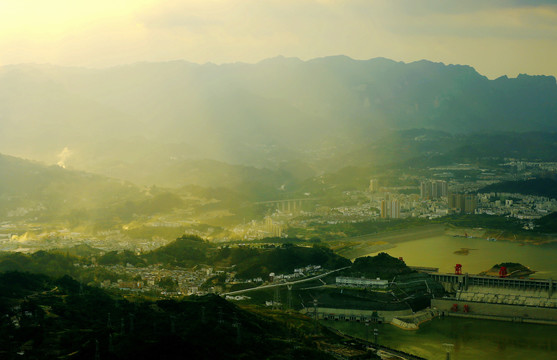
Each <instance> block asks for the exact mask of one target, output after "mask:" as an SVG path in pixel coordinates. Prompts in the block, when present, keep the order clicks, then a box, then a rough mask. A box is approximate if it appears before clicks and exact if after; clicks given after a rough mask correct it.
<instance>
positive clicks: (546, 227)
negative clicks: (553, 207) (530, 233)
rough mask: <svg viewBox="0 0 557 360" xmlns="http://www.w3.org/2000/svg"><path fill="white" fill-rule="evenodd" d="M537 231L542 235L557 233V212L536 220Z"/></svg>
mask: <svg viewBox="0 0 557 360" xmlns="http://www.w3.org/2000/svg"><path fill="white" fill-rule="evenodd" d="M536 226H537V227H536V230H537V231H539V232H542V233H557V212H553V213H551V214H548V215H546V216H544V217H542V218H540V219H538V220H536Z"/></svg>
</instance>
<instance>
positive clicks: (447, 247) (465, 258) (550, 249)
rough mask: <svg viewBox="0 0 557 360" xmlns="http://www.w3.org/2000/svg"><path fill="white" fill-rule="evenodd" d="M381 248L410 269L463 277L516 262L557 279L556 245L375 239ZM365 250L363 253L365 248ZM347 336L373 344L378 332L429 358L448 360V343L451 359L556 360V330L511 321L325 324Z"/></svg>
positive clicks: (373, 250)
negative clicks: (405, 326) (412, 326)
mask: <svg viewBox="0 0 557 360" xmlns="http://www.w3.org/2000/svg"><path fill="white" fill-rule="evenodd" d="M374 241H378V243H377V242H376V244H377V245H371V244H370V245H371V246H369V247H367V249H369V250H370V251H369V253H367V254H366V255H369V256H373V255H376V254H377V253H378V252H386V253H388V254H389V255H391V256H394V257H402V258H403V259H404V261H405V262H406V264H407V265H410V266H427V267H436V268H439V272H440V273H454V267H455V264H462V270H463V273H470V274H478V273H479V272H481V271H485V270H488V269H490V268H491V267H492V266H493V265H495V264H499V263H502V262H517V263H521V264H523V265H525V266H528V267H530V268H531V269H532V270H534V271H536V273H535V274H533V275H530V277H532V278H540V279H547V278H553V279H557V261H556V260H555V259H556V258H557V256H556V255H557V245H555V244H545V245H521V244H519V243H515V242H509V241H488V240H487V239H485V238H480V237H476V238H466V237H454V236H451V235H443V234H436V235H434V236H430V237H419V236H417V238H416V239H415V240H406V239H405V241H392V242H391V241H389V238H385V239H377V238H374ZM362 250H364V249H362ZM323 324H324V325H328V326H332V327H335V328H337V329H338V330H341V331H342V332H344V333H346V334H349V335H353V336H358V337H361V338H363V339H365V338H366V334H367V336H368V339H369V340H370V341H372V340H373V329H374V328H377V329H378V330H379V343H380V344H382V345H385V346H389V347H392V348H395V349H398V350H401V351H405V352H408V353H412V354H416V355H419V356H422V357H424V358H426V359H439V360H441V359H445V358H446V351H445V348H444V346H443V344H453V345H454V347H453V350H452V352H451V359H458V360H484V359H485V360H487V359H510V360H513V359H516V360H522V359H557V326H552V325H537V324H525V323H511V322H503V321H492V320H478V319H463V318H453V317H444V318H435V319H433V320H432V321H430V322H428V323H424V324H422V325H420V328H419V329H418V330H416V331H408V330H401V329H399V328H397V327H395V326H393V325H390V324H370V326H369V329H368V331H367V332H366V327H365V325H364V324H361V323H354V322H337V321H324V322H323Z"/></svg>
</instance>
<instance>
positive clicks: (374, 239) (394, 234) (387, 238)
mask: <svg viewBox="0 0 557 360" xmlns="http://www.w3.org/2000/svg"><path fill="white" fill-rule="evenodd" d="M445 231H446V227H445V225H439V224H433V225H425V226H420V227H414V228H410V229H404V230H394V231H389V232H384V233H377V234H368V235H360V236H354V237H350V238H344V239H340V240H334V241H333V240H332V241H328V242H327V243H328V244H330V245H332V247H333V250H335V252H336V253H337V254H339V255H341V256H344V257H346V258H348V259H351V260H354V259H355V258H358V257H361V256H366V255H368V254H370V253H375V252H379V251H384V250H388V249H391V248H393V247H395V246H396V244H400V243H404V242H408V241H415V240H421V239H428V238H432V237H437V236H442V235H444V234H445Z"/></svg>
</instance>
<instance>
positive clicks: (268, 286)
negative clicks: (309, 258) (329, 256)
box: [221, 266, 350, 296]
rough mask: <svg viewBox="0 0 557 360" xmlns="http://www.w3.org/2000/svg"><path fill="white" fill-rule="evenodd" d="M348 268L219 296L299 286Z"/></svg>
mask: <svg viewBox="0 0 557 360" xmlns="http://www.w3.org/2000/svg"><path fill="white" fill-rule="evenodd" d="M348 268H350V266H345V267H343V268H340V269H336V270H331V271H329V272H326V273H323V274H321V275H316V276H312V277H309V278H305V279H301V280H296V281H289V282H285V283H278V284H270V285H261V286H258V287H254V288H249V289H243V290H237V291H231V292H228V293H224V294H221V295H222V296H226V295H238V294H243V293H246V292H249V291H255V290H263V289H270V288H274V287H278V286H287V285H295V284H301V283H304V282H308V281H312V280H317V279H321V278H322V277H325V276H327V275H330V274H333V273H335V272H337V271H341V270H344V269H348Z"/></svg>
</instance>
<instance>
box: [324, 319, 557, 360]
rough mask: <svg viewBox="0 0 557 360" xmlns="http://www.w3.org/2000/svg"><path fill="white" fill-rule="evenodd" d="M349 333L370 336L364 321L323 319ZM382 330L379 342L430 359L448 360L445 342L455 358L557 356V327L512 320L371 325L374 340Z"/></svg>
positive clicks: (483, 359)
mask: <svg viewBox="0 0 557 360" xmlns="http://www.w3.org/2000/svg"><path fill="white" fill-rule="evenodd" d="M322 323H323V325H327V326H331V327H334V328H336V329H338V330H340V331H342V332H344V333H346V334H349V335H352V336H357V337H360V338H362V339H366V326H365V325H364V324H363V323H356V322H342V321H330V320H329V321H322ZM374 328H376V329H378V333H379V335H378V343H379V344H381V345H385V346H388V347H391V348H394V349H397V350H401V351H404V352H407V353H411V354H415V355H418V356H422V357H424V358H426V359H432V360H442V359H443V360H444V359H446V350H445V347H444V346H443V344H453V348H452V351H451V359H453V360H493V359H507V360H526V359H543V360H546V359H547V360H549V359H557V326H552V325H536V324H524V323H510V322H503V321H491V320H476V319H462V318H449V317H444V318H436V319H433V320H432V321H430V322H428V323H424V324H422V325H421V326H420V329H418V330H415V331H410V330H402V329H399V328H397V327H395V326H393V325H390V324H371V325H370V326H369V328H368V329H367V338H368V339H369V341H373V329H374Z"/></svg>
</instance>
